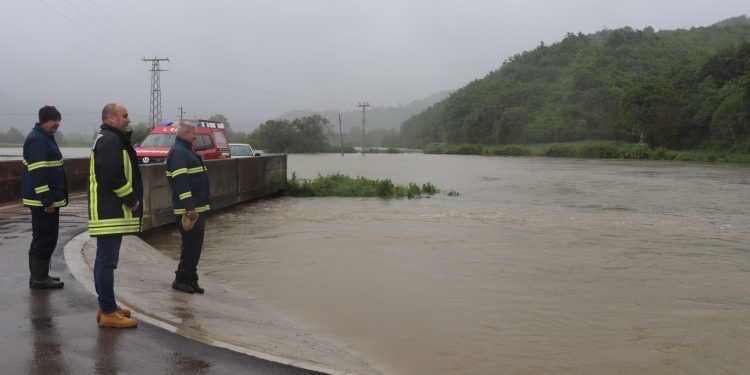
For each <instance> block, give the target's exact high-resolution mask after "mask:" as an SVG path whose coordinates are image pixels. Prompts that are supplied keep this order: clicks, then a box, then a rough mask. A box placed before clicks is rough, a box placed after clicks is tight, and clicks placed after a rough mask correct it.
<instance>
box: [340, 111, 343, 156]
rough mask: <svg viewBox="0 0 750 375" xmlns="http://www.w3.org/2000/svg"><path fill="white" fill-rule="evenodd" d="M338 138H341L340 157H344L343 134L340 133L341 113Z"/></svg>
mask: <svg viewBox="0 0 750 375" xmlns="http://www.w3.org/2000/svg"><path fill="white" fill-rule="evenodd" d="M339 137H340V138H341V156H344V133H342V132H341V113H340V112H339Z"/></svg>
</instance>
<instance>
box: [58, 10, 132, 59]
mask: <svg viewBox="0 0 750 375" xmlns="http://www.w3.org/2000/svg"><path fill="white" fill-rule="evenodd" d="M65 2H66V3H68V5H70V6H71V7H72V8H73V9H75V10H76V11H77V12H78V13H80V14H81V15H83V16H84V17H86V18H87V19H88V20H89V21H91V22H93V23H94V24H95V25H96V26H99V27H100V28H101V29H102V30H104V31H106V32H107V33H109V35H112V36H113V37H114V38H115V39H117V40H118V41H119V42H120V43H122V44H123V45H124V46H127V47H128V48H133V46H132V45H131V44H129V43H127V42H125V41H124V40H122V39H121V38H120V37H118V36H117V35H115V33H113V32H112V31H110V30H109V29H108V28H106V27H104V26H103V25H102V24H100V23H99V22H98V21H97V20H96V19H94V18H93V17H91V16H89V15H88V14H86V13H85V12H84V11H82V10H81V9H79V8H78V7H77V6H75V5H73V3H71V2H70V0H65ZM133 49H134V50H135V51H137V52H140V51H138V48H133Z"/></svg>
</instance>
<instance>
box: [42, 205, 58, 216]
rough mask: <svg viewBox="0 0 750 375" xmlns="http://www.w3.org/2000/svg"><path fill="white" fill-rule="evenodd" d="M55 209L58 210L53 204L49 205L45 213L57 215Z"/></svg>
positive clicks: (45, 208)
mask: <svg viewBox="0 0 750 375" xmlns="http://www.w3.org/2000/svg"><path fill="white" fill-rule="evenodd" d="M55 208H56V207H55V205H54V204H51V205H49V206H47V207H44V212H46V213H48V214H53V213H55Z"/></svg>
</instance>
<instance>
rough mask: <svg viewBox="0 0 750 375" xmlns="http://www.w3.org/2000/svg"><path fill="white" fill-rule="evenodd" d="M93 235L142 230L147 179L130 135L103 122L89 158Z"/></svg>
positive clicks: (90, 208)
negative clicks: (144, 191) (132, 210)
mask: <svg viewBox="0 0 750 375" xmlns="http://www.w3.org/2000/svg"><path fill="white" fill-rule="evenodd" d="M88 201H89V235H90V236H93V237H95V236H103V235H122V234H129V233H138V232H140V231H141V218H142V216H143V207H142V205H141V206H139V207H138V209H137V210H136V211H135V212H131V211H130V209H128V207H132V206H133V205H134V204H135V203H136V202H141V203H142V202H143V183H142V180H141V170H140V169H139V168H138V163H137V159H136V156H135V150H133V147H132V146H131V145H130V138H129V137H128V136H126V135H125V134H122V133H121V132H120V131H119V130H117V129H115V128H113V127H111V126H110V125H107V124H102V126H101V132H99V135H97V137H96V140H95V141H94V145H93V146H92V148H91V159H90V161H89V189H88Z"/></svg>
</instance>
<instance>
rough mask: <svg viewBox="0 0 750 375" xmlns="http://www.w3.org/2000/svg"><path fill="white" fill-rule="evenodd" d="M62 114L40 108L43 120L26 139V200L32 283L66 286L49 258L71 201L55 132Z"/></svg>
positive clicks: (49, 108) (49, 286)
mask: <svg viewBox="0 0 750 375" xmlns="http://www.w3.org/2000/svg"><path fill="white" fill-rule="evenodd" d="M60 120H62V116H61V115H60V111H58V110H57V108H55V107H53V106H48V105H47V106H44V107H42V108H41V109H39V122H38V123H37V124H36V125H35V126H34V129H33V130H31V132H30V133H29V135H28V136H26V141H24V143H23V165H24V168H23V182H22V185H23V204H24V206H27V207H29V209H31V231H32V237H31V246H30V247H29V271H30V273H31V276H30V277H29V286H30V287H31V288H35V289H57V288H62V287H63V285H64V283H63V282H62V281H60V278H59V277H52V276H49V262H50V258H51V257H52V252H53V251H54V250H55V246H56V245H57V234H58V233H59V230H60V207H65V206H67V205H68V187H67V182H66V181H65V167H64V166H63V157H62V153H60V148H59V147H57V143H56V142H55V138H54V136H53V135H54V134H55V132H56V131H57V128H58V127H60Z"/></svg>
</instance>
